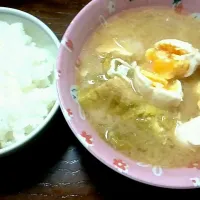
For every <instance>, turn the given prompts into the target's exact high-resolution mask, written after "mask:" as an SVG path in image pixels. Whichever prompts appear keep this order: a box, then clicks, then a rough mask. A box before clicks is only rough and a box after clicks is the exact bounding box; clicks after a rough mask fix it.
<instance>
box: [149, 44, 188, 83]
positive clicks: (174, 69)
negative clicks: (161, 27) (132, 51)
mask: <svg viewBox="0 0 200 200" xmlns="http://www.w3.org/2000/svg"><path fill="white" fill-rule="evenodd" d="M187 53H188V52H187V51H185V50H184V49H180V48H178V47H176V46H173V45H171V44H160V45H159V46H158V47H157V48H150V49H148V50H147V51H146V54H145V57H146V59H147V61H148V62H150V63H152V69H153V71H154V72H155V73H157V74H159V75H160V76H161V77H163V78H165V79H173V78H177V77H178V78H179V77H183V76H184V74H186V72H187V71H188V69H189V61H188V60H181V59H177V57H176V58H175V56H182V55H185V54H187Z"/></svg>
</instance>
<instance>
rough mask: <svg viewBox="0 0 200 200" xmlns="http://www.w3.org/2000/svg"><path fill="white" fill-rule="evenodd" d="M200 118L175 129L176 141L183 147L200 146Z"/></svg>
mask: <svg viewBox="0 0 200 200" xmlns="http://www.w3.org/2000/svg"><path fill="white" fill-rule="evenodd" d="M199 124H200V116H199V117H196V118H193V119H191V120H190V121H188V122H185V123H183V124H180V125H179V126H177V128H176V132H175V135H176V137H177V139H178V140H179V141H180V142H182V143H183V144H185V145H194V146H199V145H200V129H199Z"/></svg>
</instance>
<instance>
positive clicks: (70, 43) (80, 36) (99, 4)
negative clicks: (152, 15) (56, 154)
mask: <svg viewBox="0 0 200 200" xmlns="http://www.w3.org/2000/svg"><path fill="white" fill-rule="evenodd" d="M148 5H160V6H170V7H172V8H174V9H175V11H177V12H182V9H183V7H184V9H186V10H188V11H189V12H192V13H198V10H196V9H197V8H199V10H200V1H198V2H197V1H195V0H184V1H180V0H178V1H177V0H174V1H172V0H162V1H161V0H93V1H91V2H90V3H89V4H88V5H87V6H86V7H85V8H84V9H83V10H82V11H81V12H80V13H79V14H78V15H77V16H76V17H75V19H74V20H73V21H72V22H71V24H70V26H69V28H68V29H67V31H66V33H65V34H64V36H63V39H62V42H61V44H62V45H61V47H60V51H59V56H58V61H57V75H58V78H57V89H58V94H59V100H60V106H61V109H62V112H63V115H64V117H65V119H66V121H67V122H68V124H69V126H70V128H71V129H72V131H73V133H74V134H75V136H76V137H77V138H78V139H79V141H80V142H81V143H82V144H83V145H84V147H85V148H87V149H88V151H89V152H90V153H91V154H93V155H94V156H95V157H96V158H97V159H99V160H100V161H101V162H103V163H104V164H105V165H107V166H108V167H110V168H111V169H113V170H115V171H117V172H119V173H121V174H123V175H124V176H127V177H129V178H131V179H133V180H136V181H139V182H142V183H146V184H151V185H154V186H160V187H167V188H195V187H200V177H199V165H195V164H191V165H190V167H188V168H181V169H162V168H161V167H159V166H151V165H148V164H143V163H138V162H135V161H133V160H131V159H129V158H127V157H126V156H124V155H122V154H121V153H119V152H117V151H115V150H114V149H113V148H111V147H110V146H109V145H107V144H106V143H105V142H104V141H103V140H102V139H101V138H100V137H99V136H98V134H97V133H96V132H95V130H94V129H93V128H92V127H91V126H90V124H89V123H88V121H87V120H85V114H84V112H83V111H82V109H81V107H80V105H79V103H78V101H77V86H76V85H75V84H76V82H75V68H76V67H79V65H80V62H81V61H80V59H79V54H80V50H81V48H82V46H83V44H84V43H85V41H86V39H87V38H88V36H89V35H90V34H91V33H92V32H93V31H94V30H95V29H96V28H97V27H98V26H99V25H106V23H107V22H106V19H107V18H108V17H109V16H111V15H113V14H115V13H119V12H120V11H122V10H124V9H129V8H137V7H141V6H148ZM195 16H198V15H197V14H195Z"/></svg>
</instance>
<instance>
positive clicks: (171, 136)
mask: <svg viewBox="0 0 200 200" xmlns="http://www.w3.org/2000/svg"><path fill="white" fill-rule="evenodd" d="M199 27H200V22H199V21H197V20H196V19H192V18H191V17H189V16H183V15H179V14H177V13H175V12H174V11H173V10H171V9H169V8H158V7H156V8H153V7H152V8H145V9H144V8H143V9H141V10H139V9H138V10H128V11H124V12H122V13H120V14H119V15H116V16H114V17H112V18H110V19H109V20H108V21H107V23H106V24H105V25H101V26H100V27H99V28H98V29H97V30H96V31H95V32H94V33H93V34H92V36H91V37H90V38H89V40H88V41H87V42H86V44H85V45H84V47H83V49H82V52H81V55H80V59H81V64H80V66H79V67H78V68H77V84H78V85H79V95H78V98H79V102H80V104H81V106H82V108H83V110H84V111H85V113H86V116H87V119H88V120H89V121H90V123H91V124H92V126H93V127H94V128H95V129H96V131H97V132H98V133H99V135H100V136H101V137H102V138H103V139H104V140H105V141H106V142H107V143H108V144H110V145H111V146H112V147H113V148H115V149H117V150H118V151H120V152H122V153H123V154H125V155H127V156H128V157H130V158H132V159H134V160H137V161H141V162H144V163H150V164H153V165H160V166H163V167H181V166H187V165H188V164H189V163H191V162H196V161H198V160H199V159H200V147H199V145H200V141H199V140H200V134H199V133H198V132H197V129H198V127H197V124H198V122H200V118H198V116H199V115H200V112H199V107H198V105H199V100H200V79H199V77H200V73H199V71H198V66H199V64H200V53H199V50H198V49H199V48H200V28H199ZM199 124H200V123H199Z"/></svg>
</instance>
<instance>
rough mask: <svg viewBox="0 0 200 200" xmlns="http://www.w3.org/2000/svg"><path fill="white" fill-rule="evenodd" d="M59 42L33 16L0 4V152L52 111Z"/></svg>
mask: <svg viewBox="0 0 200 200" xmlns="http://www.w3.org/2000/svg"><path fill="white" fill-rule="evenodd" d="M59 45H60V42H59V40H58V39H57V37H56V36H55V34H54V33H53V32H52V31H51V30H50V29H49V28H48V27H47V26H46V25H45V24H44V23H43V22H41V21H40V20H39V19H37V18H36V17H34V16H32V15H30V14H28V13H25V12H23V11H19V10H16V9H11V8H5V7H0V156H2V155H5V154H6V153H8V152H11V151H13V150H16V149H17V148H19V147H20V146H22V145H23V144H25V143H26V142H28V141H30V140H31V139H32V138H33V137H34V136H36V135H37V134H38V133H39V132H41V131H42V130H43V129H44V127H45V126H46V125H47V124H48V122H50V120H51V119H52V117H53V116H54V114H55V113H56V111H57V109H58V107H59V105H58V101H57V94H56V87H55V79H56V78H55V77H56V76H55V64H56V57H57V52H58V48H59Z"/></svg>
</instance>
